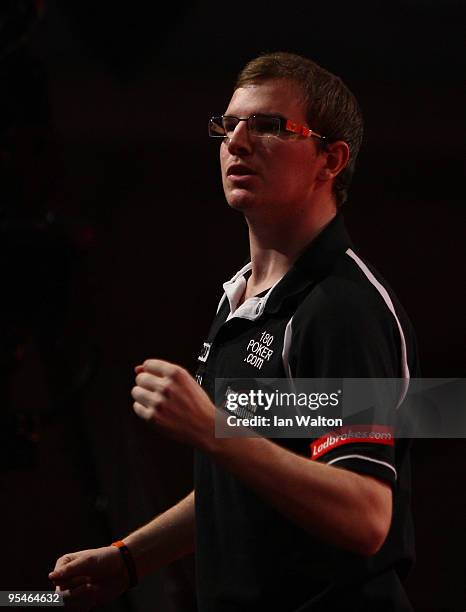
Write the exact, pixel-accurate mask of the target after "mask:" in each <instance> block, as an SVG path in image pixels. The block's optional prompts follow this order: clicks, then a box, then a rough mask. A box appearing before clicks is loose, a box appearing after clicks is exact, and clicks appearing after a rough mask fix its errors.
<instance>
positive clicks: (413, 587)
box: [0, 0, 465, 612]
mask: <svg viewBox="0 0 466 612" xmlns="http://www.w3.org/2000/svg"><path fill="white" fill-rule="evenodd" d="M461 4H462V3H460V2H454V1H453V0H442V1H441V2H440V1H436V2H434V1H430V0H424V1H422V0H399V1H395V2H371V3H364V2H358V3H355V4H352V3H350V2H337V3H328V5H321V4H317V3H315V4H314V3H309V2H307V3H304V2H292V3H286V5H280V6H278V5H274V4H272V3H265V2H256V3H252V4H251V3H249V4H247V5H228V4H226V5H217V3H214V2H212V1H211V0H205V1H203V2H198V3H196V4H193V3H189V4H188V3H187V2H186V3H184V4H183V3H176V4H175V3H171V4H169V5H167V6H160V5H157V6H156V5H155V3H154V4H153V3H149V2H147V3H143V2H141V1H139V2H137V1H133V2H131V3H127V2H126V3H125V2H122V3H121V4H119V5H118V6H114V5H113V3H111V2H109V1H108V0H105V1H99V2H95V1H94V2H92V1H91V0H80V1H78V0H68V1H64V2H58V0H54V1H52V0H48V1H47V2H46V3H45V4H44V2H40V1H39V0H37V2H33V1H32V0H18V1H15V2H14V1H11V0H8V1H6V0H5V1H4V2H3V4H2V8H1V9H0V49H1V53H0V88H1V90H0V112H1V115H0V133H1V141H0V179H1V180H0V198H1V199H0V233H1V247H0V254H1V267H0V271H1V274H2V281H3V282H2V292H1V295H2V297H1V303H2V307H1V308H2V311H1V314H2V323H1V329H0V331H1V338H2V343H1V348H0V359H1V377H0V380H1V389H0V393H1V407H0V410H1V411H2V412H1V413H0V424H1V431H0V442H1V447H0V448H1V450H0V459H1V466H2V470H1V472H0V495H1V500H2V501H1V506H0V512H1V515H2V522H1V524H2V527H3V529H2V554H1V561H0V564H1V579H0V582H1V584H0V590H7V589H43V590H47V589H50V588H51V585H50V583H49V582H48V580H47V573H48V571H49V570H50V569H52V568H53V565H54V563H55V560H56V558H57V557H58V556H60V555H62V554H64V553H66V552H71V551H73V550H79V549H83V548H87V547H89V548H91V547H95V546H100V545H105V544H108V543H109V542H111V541H114V540H115V539H118V538H121V537H124V535H125V534H126V533H127V532H128V531H129V530H132V529H134V528H135V527H137V526H139V525H140V524H142V523H143V522H145V521H147V520H149V519H150V518H151V517H152V516H154V514H156V513H158V512H160V511H162V510H164V509H165V508H167V507H168V506H170V505H171V504H173V503H174V502H175V501H177V500H178V499H179V498H180V497H181V496H182V495H184V494H185V493H187V492H188V491H189V488H190V485H191V451H190V449H188V448H186V447H184V446H182V445H179V444H176V443H174V442H172V441H170V440H167V439H166V438H164V437H162V436H160V435H159V434H158V433H157V432H155V431H153V430H149V429H148V428H147V425H146V424H144V423H142V422H140V421H139V420H138V419H137V417H135V415H134V414H133V413H132V410H131V403H132V402H131V399H130V389H131V387H132V385H133V379H134V377H133V367H134V366H135V365H136V364H138V363H141V362H142V361H143V360H144V359H145V358H146V357H149V356H154V357H161V358H164V359H168V360H172V361H175V362H177V363H180V364H182V365H184V366H187V367H189V368H192V367H193V364H194V360H195V356H196V355H197V353H198V350H199V348H200V346H201V344H202V341H203V338H204V336H205V334H206V332H207V329H208V325H209V322H210V320H211V317H212V315H213V313H214V310H215V307H216V304H217V301H218V299H219V297H220V295H221V283H222V282H223V281H224V280H226V279H227V278H229V277H230V276H231V274H232V273H233V272H235V271H236V270H237V269H238V268H239V266H240V265H242V262H243V260H244V258H245V257H246V256H247V235H246V229H245V225H244V222H243V220H242V218H241V217H240V216H239V215H236V214H235V213H233V212H231V211H230V210H229V209H228V207H227V205H226V204H225V202H224V198H223V193H222V189H221V182H220V172H219V168H218V161H217V156H218V146H217V143H213V142H210V141H209V139H208V138H207V134H206V131H207V130H206V123H207V120H208V118H209V116H210V115H211V114H213V113H216V112H222V111H223V110H224V109H225V107H226V105H227V103H228V100H229V96H230V94H231V87H232V81H233V79H234V77H235V76H236V74H237V72H238V71H239V70H240V69H241V67H242V66H243V64H244V63H245V62H246V61H247V60H248V59H251V58H252V57H254V56H255V55H257V54H258V53H260V52H263V51H274V50H287V51H293V52H298V53H302V54H304V55H307V56H309V57H311V58H312V59H314V60H316V61H317V62H318V63H320V64H322V65H323V66H324V67H326V68H328V69H329V70H331V71H333V72H335V73H337V74H339V75H340V76H341V77H342V78H343V79H344V80H345V82H346V83H347V84H348V85H349V86H350V88H351V89H352V90H353V91H354V93H355V94H356V96H357V98H358V100H359V101H360V104H361V107H362V109H363V113H364V116H365V120H366V137H365V141H364V145H363V148H362V151H361V154H360V159H359V164H358V170H357V174H356V176H355V179H354V182H353V186H352V189H351V192H350V201H349V202H348V204H347V205H346V211H345V217H346V221H347V225H348V227H349V229H350V231H351V234H352V237H353V239H354V241H355V243H356V244H357V245H358V247H359V252H360V253H361V254H362V255H363V256H364V257H367V258H368V259H369V260H370V261H371V262H372V263H374V264H375V265H376V267H378V268H379V269H380V270H381V272H382V273H383V274H384V276H385V277H386V278H387V280H388V281H389V282H390V284H391V285H392V287H394V289H395V290H396V292H397V294H398V296H399V298H400V300H401V301H402V303H403V304H404V306H405V308H406V310H407V311H408V313H409V315H410V317H411V319H412V321H413V323H414V326H415V328H416V331H417V335H418V338H419V346H420V351H421V358H422V367H423V374H424V376H426V377H458V376H460V377H461V376H463V375H464V368H465V360H464V348H463V347H464V331H465V324H464V312H465V300H464V264H465V258H464V229H465V212H464V200H463V189H462V187H463V177H462V174H463V173H462V170H463V166H462V164H461V163H460V160H462V156H461V155H460V148H461V149H462V145H463V142H464V129H463V130H462V129H461V128H462V127H463V123H462V121H461V120H460V117H462V115H463V109H464V101H463V100H461V98H460V91H461V89H460V83H461V81H462V77H463V76H464V72H465V71H464V64H463V62H462V54H463V49H462V45H461V44H460V41H462V36H461V34H462V33H463V30H464V11H463V10H462V7H461ZM464 449H465V446H464V441H463V440H461V439H457V440H419V441H416V443H415V445H414V448H413V476H414V488H413V510H414V518H415V524H416V533H417V551H418V562H417V565H416V567H415V569H414V570H413V573H412V575H411V577H410V579H409V582H408V591H409V594H410V597H411V599H412V602H413V604H414V606H415V609H416V610H423V611H424V610H425V611H427V610H431V611H434V610H435V611H440V610H445V611H448V612H452V611H460V610H461V611H462V610H464V601H463V600H462V586H463V580H464V569H465V568H464V536H463V534H464V521H463V520H461V519H463V515H464V493H463V490H464V469H463V466H464ZM192 580H193V571H192V565H191V563H190V562H189V561H186V562H182V563H177V564H174V565H173V566H172V567H171V568H169V569H167V570H164V571H161V572H159V573H158V574H157V575H156V576H155V577H153V578H152V577H151V578H149V579H147V580H146V581H145V582H144V583H143V584H142V585H141V586H139V587H137V589H135V590H133V591H132V592H131V593H130V594H129V595H126V596H125V597H124V598H122V599H121V601H120V602H118V603H116V604H115V605H112V606H108V607H107V608H106V610H112V611H115V612H117V611H124V610H134V611H137V612H140V611H141V612H146V611H154V612H155V610H160V611H162V612H172V611H173V612H175V611H178V612H184V611H187V610H191V609H192Z"/></svg>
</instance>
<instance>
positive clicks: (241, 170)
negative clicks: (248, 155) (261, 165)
mask: <svg viewBox="0 0 466 612" xmlns="http://www.w3.org/2000/svg"><path fill="white" fill-rule="evenodd" d="M255 174H257V172H255V171H254V170H252V169H251V168H249V167H248V166H245V165H244V164H232V165H231V166H230V167H229V168H228V170H227V176H228V177H230V178H241V177H246V176H253V175H255Z"/></svg>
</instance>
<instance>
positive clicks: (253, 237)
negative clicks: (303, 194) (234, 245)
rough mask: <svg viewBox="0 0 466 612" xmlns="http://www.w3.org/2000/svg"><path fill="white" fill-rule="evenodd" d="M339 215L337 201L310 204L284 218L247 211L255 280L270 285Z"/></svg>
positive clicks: (259, 283)
mask: <svg viewBox="0 0 466 612" xmlns="http://www.w3.org/2000/svg"><path fill="white" fill-rule="evenodd" d="M335 215H336V208H335V205H334V204H333V202H330V203H329V205H328V206H320V207H318V208H317V207H308V208H304V207H303V208H302V209H301V210H298V211H296V214H294V215H293V216H288V217H287V216H286V215H283V218H281V219H279V220H277V219H275V218H273V219H272V218H270V217H265V215H263V216H262V218H259V217H260V216H261V215H250V214H246V221H247V224H248V227H249V244H250V249H251V262H252V274H251V278H250V281H251V284H252V285H253V286H255V287H261V286H264V287H269V286H271V285H273V284H274V283H275V282H276V281H277V280H278V279H280V278H281V277H282V276H283V275H284V274H286V272H287V271H288V270H289V269H290V267H291V266H292V265H293V263H294V262H295V261H296V259H298V257H299V256H300V255H301V253H302V252H303V251H304V250H305V249H306V247H307V246H308V245H309V243H310V242H312V240H314V238H315V237H316V236H317V235H318V234H320V232H321V231H322V230H323V229H324V228H325V227H326V226H327V225H328V224H329V223H330V221H331V220H332V219H333V218H334V217H335Z"/></svg>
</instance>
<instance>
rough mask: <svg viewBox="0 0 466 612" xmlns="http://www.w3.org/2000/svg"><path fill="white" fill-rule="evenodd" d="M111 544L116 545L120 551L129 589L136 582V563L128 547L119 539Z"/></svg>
mask: <svg viewBox="0 0 466 612" xmlns="http://www.w3.org/2000/svg"><path fill="white" fill-rule="evenodd" d="M112 546H116V547H117V548H118V550H119V551H120V553H121V556H122V558H123V562H124V564H125V566H126V571H127V572H128V578H129V588H130V589H131V588H133V587H134V586H136V585H137V583H138V575H137V572H136V565H135V563H134V559H133V555H132V554H131V551H130V549H129V548H128V547H127V546H126V544H125V543H124V542H122V541H121V540H118V541H117V542H112Z"/></svg>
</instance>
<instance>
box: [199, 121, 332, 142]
mask: <svg viewBox="0 0 466 612" xmlns="http://www.w3.org/2000/svg"><path fill="white" fill-rule="evenodd" d="M240 121H246V122H247V127H248V131H249V133H250V134H252V135H253V136H258V137H259V138H271V137H272V136H280V134H282V135H288V136H290V135H291V134H295V135H299V136H304V137H305V138H310V137H311V136H315V137H316V138H320V139H322V140H325V136H322V135H321V134H318V133H317V132H314V130H311V129H310V128H307V127H305V126H304V125H301V124H299V123H295V122H294V121H290V119H285V118H284V117H280V116H279V115H251V116H249V117H245V118H240V117H234V116H233V115H219V116H214V117H211V118H210V120H209V136H211V137H212V138H225V137H227V138H231V137H232V135H233V132H234V131H235V128H236V126H237V125H238V123H239V122H240Z"/></svg>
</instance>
